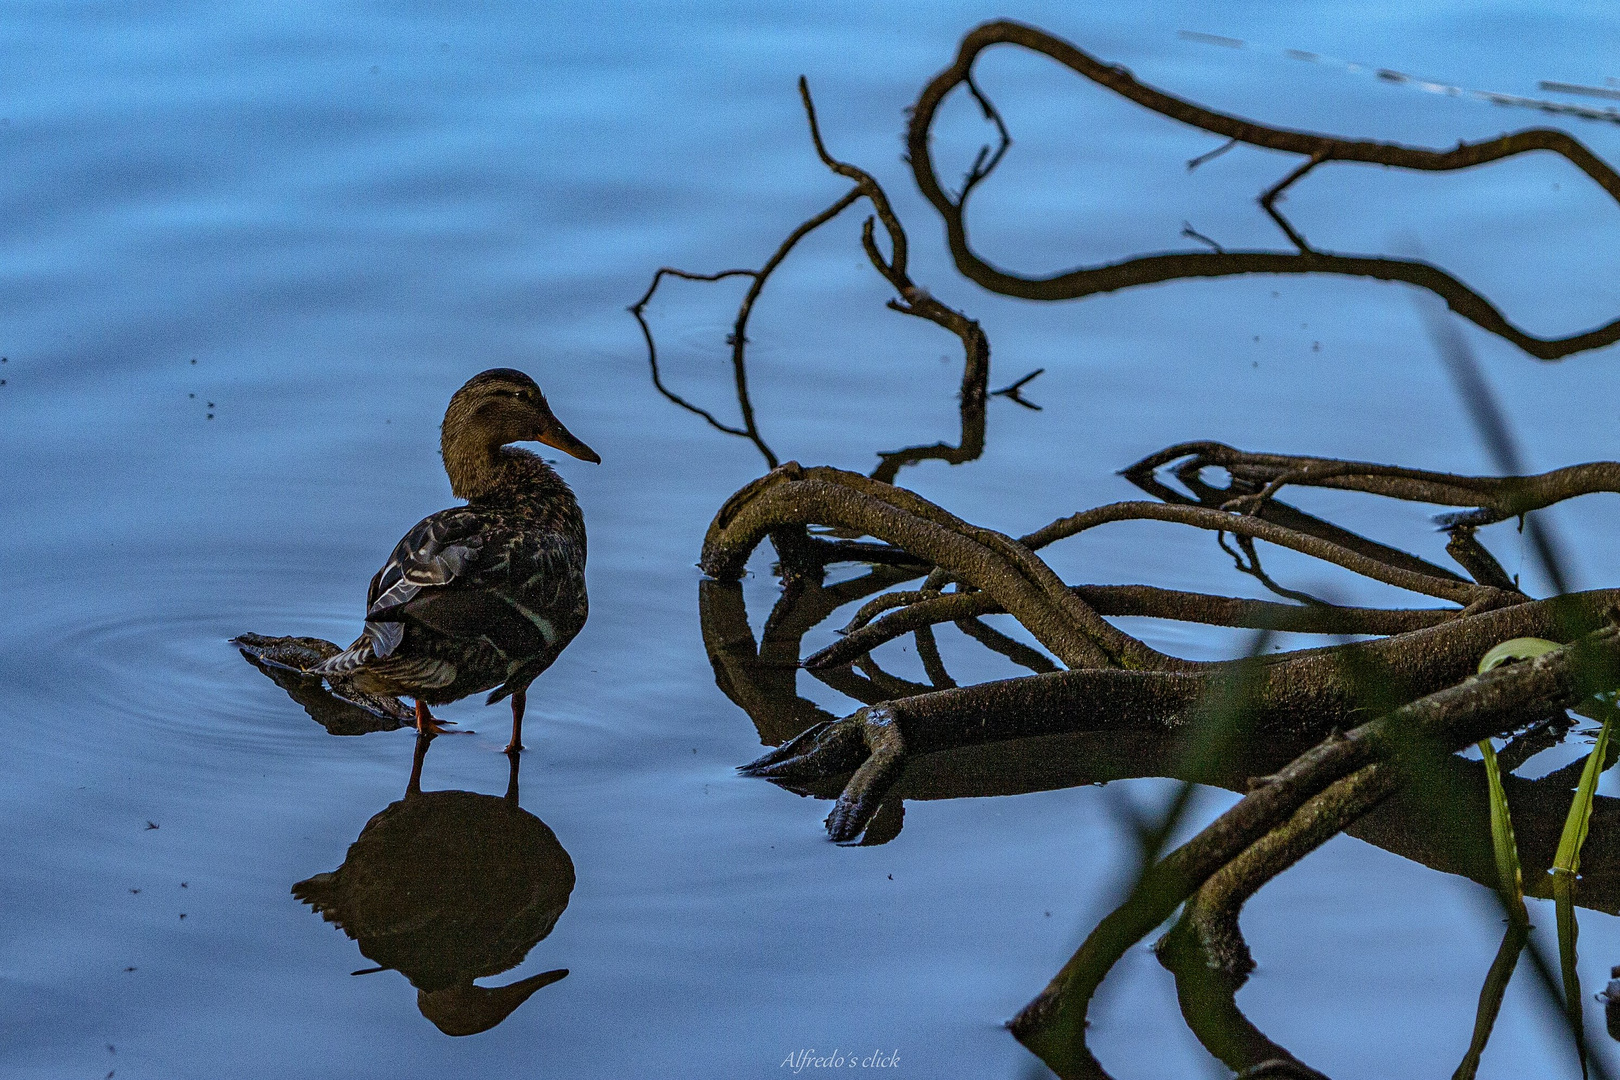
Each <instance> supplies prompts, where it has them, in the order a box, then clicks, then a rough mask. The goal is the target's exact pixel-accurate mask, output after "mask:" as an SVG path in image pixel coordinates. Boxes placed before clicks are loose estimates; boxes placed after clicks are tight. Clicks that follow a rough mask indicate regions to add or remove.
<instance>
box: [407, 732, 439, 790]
mask: <svg viewBox="0 0 1620 1080" xmlns="http://www.w3.org/2000/svg"><path fill="white" fill-rule="evenodd" d="M432 741H433V736H431V735H417V736H416V753H415V754H414V755H413V756H412V758H411V779H410V782H409V783H407V784H406V785H405V794H407V795H420V794H421V793H422V762H424V761H426V760H427V748H428V743H430V742H432Z"/></svg>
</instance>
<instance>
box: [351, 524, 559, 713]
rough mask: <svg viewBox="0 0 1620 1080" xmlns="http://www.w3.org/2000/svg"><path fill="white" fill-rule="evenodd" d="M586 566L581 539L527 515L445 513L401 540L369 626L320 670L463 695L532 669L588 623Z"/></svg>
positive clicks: (372, 600)
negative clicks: (453, 689) (359, 672)
mask: <svg viewBox="0 0 1620 1080" xmlns="http://www.w3.org/2000/svg"><path fill="white" fill-rule="evenodd" d="M583 564H584V551H583V544H580V543H577V542H575V541H574V539H573V538H572V537H570V536H568V535H566V534H562V533H556V532H551V531H549V530H547V529H544V528H538V527H536V522H534V521H533V520H532V519H531V518H529V517H528V516H527V515H524V514H522V513H521V512H520V511H517V510H514V509H509V508H504V507H490V506H462V507H455V508H452V509H449V510H441V511H440V512H439V513H437V514H433V515H431V516H430V517H427V518H424V519H423V520H422V521H421V522H419V523H418V524H417V525H416V526H415V527H414V528H412V529H411V530H410V531H409V532H408V533H406V534H405V536H404V538H403V539H401V540H400V542H399V543H398V544H397V545H395V547H394V551H393V554H392V555H390V556H389V558H388V561H387V562H386V563H385V564H384V565H383V567H382V569H381V570H379V571H378V572H377V575H376V576H375V577H374V578H372V581H371V587H370V589H369V590H368V592H367V595H366V626H365V631H364V632H363V633H362V634H361V636H360V638H359V639H358V640H357V641H356V642H355V643H354V644H353V645H352V646H350V647H349V648H348V649H347V650H345V651H344V653H343V654H342V655H341V656H337V657H333V658H332V659H331V660H329V661H327V662H326V663H324V664H322V665H320V669H321V670H322V671H323V673H332V672H342V671H347V670H352V669H356V668H361V667H364V668H365V669H366V671H369V672H373V673H375V674H376V675H378V676H381V677H384V678H388V679H391V680H392V681H394V682H397V683H399V684H401V685H402V686H404V685H409V686H416V687H419V688H422V689H435V688H438V687H444V686H450V685H451V684H452V683H454V684H455V685H456V686H457V687H462V689H461V692H462V693H467V692H470V690H471V689H476V688H487V687H489V686H492V685H495V684H497V683H502V682H504V681H506V680H507V679H509V678H510V677H511V676H512V675H513V674H514V673H516V672H518V671H523V672H524V673H525V674H527V673H528V671H529V670H530V669H531V668H532V667H533V666H534V665H535V663H536V661H541V660H542V658H543V662H542V663H541V666H542V667H543V666H544V663H549V661H550V659H551V658H553V657H554V656H555V655H556V653H557V652H558V651H560V650H561V647H562V645H564V644H566V643H567V640H568V639H569V638H572V637H573V635H574V634H575V633H577V632H578V630H579V627H580V626H581V625H583V623H584V597H583V592H584V573H583V571H584V565H583ZM576 594H577V595H576ZM412 627H415V628H416V629H415V630H414V632H413V631H412V629H411V628H412ZM529 677H530V678H532V677H533V676H532V675H529ZM463 684H466V685H465V686H464V685H463ZM476 684H481V687H479V686H478V685H476ZM522 685H526V682H525V683H523V684H522Z"/></svg>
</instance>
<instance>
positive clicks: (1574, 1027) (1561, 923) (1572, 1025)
mask: <svg viewBox="0 0 1620 1080" xmlns="http://www.w3.org/2000/svg"><path fill="white" fill-rule="evenodd" d="M1552 878H1553V908H1554V910H1555V911H1556V912H1557V915H1558V964H1559V966H1560V967H1561V968H1562V969H1563V972H1564V1012H1565V1014H1566V1015H1567V1016H1568V1017H1569V1029H1570V1033H1571V1034H1572V1035H1574V1036H1575V1050H1576V1052H1577V1053H1579V1054H1580V1056H1581V1078H1582V1080H1585V1077H1586V1024H1585V1018H1584V1016H1583V1015H1582V1013H1583V1010H1582V1005H1583V1002H1582V1001H1581V975H1580V972H1579V971H1577V970H1576V969H1575V939H1576V938H1578V937H1579V936H1580V933H1581V928H1580V924H1579V923H1577V922H1576V921H1575V875H1574V874H1569V873H1565V872H1564V871H1561V870H1554V871H1553V872H1552Z"/></svg>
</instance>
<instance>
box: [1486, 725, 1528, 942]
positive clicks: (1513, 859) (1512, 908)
mask: <svg viewBox="0 0 1620 1080" xmlns="http://www.w3.org/2000/svg"><path fill="white" fill-rule="evenodd" d="M1479 752H1480V756H1481V757H1483V758H1484V759H1485V779H1486V781H1487V783H1489V785H1490V794H1491V848H1492V850H1494V851H1495V853H1496V887H1497V889H1498V890H1500V891H1501V893H1502V903H1503V904H1504V905H1505V906H1506V907H1507V912H1508V918H1509V919H1511V920H1513V921H1515V922H1521V923H1528V922H1529V921H1530V913H1529V912H1527V911H1526V910H1525V907H1524V874H1523V872H1522V871H1521V870H1520V868H1519V845H1518V843H1517V841H1515V840H1514V837H1513V817H1512V815H1511V814H1509V813H1508V804H1507V793H1506V792H1505V791H1503V790H1502V769H1501V766H1499V765H1498V764H1497V762H1496V750H1495V748H1494V747H1492V746H1491V740H1489V739H1485V740H1483V741H1481V742H1480V744H1479Z"/></svg>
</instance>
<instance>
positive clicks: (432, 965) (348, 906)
mask: <svg viewBox="0 0 1620 1080" xmlns="http://www.w3.org/2000/svg"><path fill="white" fill-rule="evenodd" d="M427 745H428V740H427V739H425V738H423V739H418V740H417V748H416V763H415V767H414V769H413V771H412V773H411V783H410V786H409V787H408V788H407V789H406V792H405V798H403V799H401V800H400V801H399V802H396V803H394V804H393V805H392V806H389V807H388V808H387V809H385V810H383V811H382V812H381V813H379V814H377V815H376V816H375V817H373V818H372V819H371V820H370V821H368V822H367V823H366V827H365V828H364V829H363V830H361V833H360V837H359V839H357V840H355V842H354V843H353V844H351V845H350V846H349V853H348V856H347V857H346V858H345V859H344V860H343V865H342V866H340V867H338V868H337V869H336V870H333V871H332V872H331V873H327V874H316V875H315V876H314V877H312V878H310V879H309V880H308V881H300V882H299V883H298V884H296V885H294V886H293V888H292V891H293V895H294V896H296V897H298V899H300V900H302V901H304V903H306V904H308V905H309V906H310V907H312V908H314V909H315V910H316V911H318V912H320V914H321V915H322V917H324V918H325V919H326V920H327V921H328V922H332V923H336V924H337V925H338V927H339V928H341V929H342V930H343V932H344V933H345V934H347V935H349V937H351V938H353V939H354V940H355V941H356V942H357V943H358V944H359V946H360V952H361V953H362V954H364V955H365V956H366V957H367V958H368V959H370V960H372V961H373V962H375V963H376V964H377V965H378V968H376V969H373V970H382V969H388V968H392V969H393V970H395V971H398V972H400V973H401V974H402V975H404V976H405V977H406V978H407V979H409V980H410V981H411V985H413V986H415V987H416V990H417V995H416V1003H417V1007H418V1008H419V1009H421V1010H422V1015H423V1016H425V1017H427V1018H428V1019H429V1020H431V1021H433V1023H434V1024H435V1025H437V1026H438V1028H439V1030H440V1031H443V1032H444V1033H445V1034H446V1035H473V1034H476V1033H478V1032H480V1031H487V1030H489V1029H490V1028H492V1027H494V1026H495V1025H496V1024H499V1023H500V1022H501V1021H502V1020H505V1019H506V1018H507V1016H508V1015H510V1014H511V1013H512V1011H513V1010H514V1009H516V1008H517V1007H518V1006H519V1005H521V1004H523V1002H524V1001H526V1000H528V997H529V995H530V994H532V993H534V992H535V991H536V990H538V989H540V987H542V986H546V985H549V984H551V983H554V982H556V981H557V980H559V979H561V978H562V977H563V976H565V975H567V974H568V971H567V970H566V969H563V970H558V971H547V972H544V973H542V974H539V975H531V976H530V977H528V978H526V979H520V980H518V981H517V982H514V983H509V984H508V985H506V986H496V987H485V986H478V985H476V984H475V983H474V982H473V980H474V979H477V978H483V977H486V976H490V975H498V974H500V973H501V972H503V971H507V970H509V969H511V968H513V967H516V966H517V965H518V964H520V963H522V962H523V958H524V957H525V956H527V955H528V952H529V950H530V949H531V948H533V947H534V946H535V944H537V943H538V942H539V941H540V940H541V939H543V938H544V937H545V936H546V935H547V934H549V933H551V929H552V927H553V926H555V925H556V924H557V919H558V917H559V916H561V915H562V913H563V910H564V909H565V908H567V907H568V897H569V894H570V893H571V892H573V889H574V864H573V861H572V860H571V859H569V857H568V852H566V851H564V850H563V846H562V844H560V843H558V842H557V837H556V835H555V834H553V833H552V831H551V830H550V829H549V828H547V827H546V824H545V822H543V821H541V820H540V819H539V818H537V817H535V816H534V815H533V814H530V813H528V812H527V811H525V810H523V809H522V808H521V807H519V806H518V800H517V775H518V760H517V757H516V756H515V755H514V756H513V758H512V780H511V784H510V786H509V787H508V789H507V793H506V797H505V798H500V797H497V796H494V795H478V794H474V793H473V792H470V791H426V792H425V791H423V790H422V789H421V787H420V782H419V781H420V776H421V769H422V759H423V757H424V756H425V753H426V750H427Z"/></svg>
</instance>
